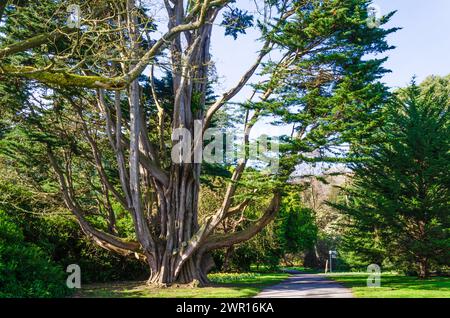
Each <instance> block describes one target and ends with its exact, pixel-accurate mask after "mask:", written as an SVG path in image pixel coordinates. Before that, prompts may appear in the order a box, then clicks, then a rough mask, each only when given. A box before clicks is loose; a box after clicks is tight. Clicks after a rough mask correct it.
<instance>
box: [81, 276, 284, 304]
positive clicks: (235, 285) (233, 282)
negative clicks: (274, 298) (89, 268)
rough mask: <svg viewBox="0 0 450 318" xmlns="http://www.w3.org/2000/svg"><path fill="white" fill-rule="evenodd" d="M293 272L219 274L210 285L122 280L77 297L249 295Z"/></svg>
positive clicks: (86, 289) (87, 289)
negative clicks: (157, 285) (155, 284)
mask: <svg viewBox="0 0 450 318" xmlns="http://www.w3.org/2000/svg"><path fill="white" fill-rule="evenodd" d="M288 276H289V275H288V274H284V273H239V274H232V273H230V274H229V273H218V274H210V275H209V278H210V280H211V283H212V285H211V286H208V287H188V286H174V287H170V288H155V287H149V286H147V285H146V284H145V282H121V283H110V284H96V285H87V286H85V287H83V288H82V289H81V291H80V292H78V293H77V294H76V296H75V297H100V298H103V297H108V298H122V297H124V298H128V297H149V298H246V297H253V296H255V295H257V294H258V293H259V292H260V291H261V290H262V289H263V288H264V287H267V286H270V285H275V284H277V283H279V282H281V281H283V280H284V279H286V278H287V277H288Z"/></svg>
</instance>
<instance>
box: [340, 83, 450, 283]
mask: <svg viewBox="0 0 450 318" xmlns="http://www.w3.org/2000/svg"><path fill="white" fill-rule="evenodd" d="M439 91H440V92H442V90H439ZM396 95H397V96H395V99H394V101H393V102H392V103H390V104H389V105H388V107H386V110H385V124H384V125H383V127H382V128H381V129H380V131H379V134H377V135H375V137H374V138H375V139H376V140H377V143H376V144H374V145H373V146H371V147H370V149H369V150H368V151H366V152H363V151H360V152H359V153H358V155H357V156H358V157H359V158H358V163H356V164H354V165H352V169H353V170H354V179H353V185H352V188H351V189H349V190H347V195H348V197H347V202H346V203H345V204H340V205H339V204H338V205H336V207H338V208H339V209H340V210H341V211H342V212H343V213H344V214H345V215H346V216H347V217H348V219H349V224H347V225H348V231H347V236H346V237H345V244H344V245H345V246H346V249H347V250H352V251H353V253H354V254H358V255H360V256H361V257H362V258H363V259H365V260H367V261H369V262H381V261H382V260H383V259H385V260H386V259H388V260H390V261H391V262H393V263H394V264H396V265H397V266H398V268H402V269H404V270H406V271H407V272H416V273H418V275H419V276H420V277H421V278H425V277H427V276H428V275H429V273H430V268H431V266H433V265H439V264H448V263H449V261H450V259H449V257H450V255H449V246H450V239H449V236H448V233H449V229H450V228H449V225H450V223H449V221H450V219H449V215H450V205H449V198H450V193H449V185H450V175H449V173H448V171H449V170H450V153H449V144H450V130H449V129H450V127H449V121H450V117H449V97H448V94H437V93H436V91H435V89H433V88H432V87H430V86H429V85H425V86H424V87H422V88H420V87H418V86H416V84H415V83H413V84H412V85H411V86H410V87H408V88H407V89H405V90H401V91H399V92H398V93H397V94H396ZM366 155H367V156H366Z"/></svg>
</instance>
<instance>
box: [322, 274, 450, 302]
mask: <svg viewBox="0 0 450 318" xmlns="http://www.w3.org/2000/svg"><path fill="white" fill-rule="evenodd" d="M327 277H329V278H331V279H333V280H335V281H338V282H340V283H342V284H343V285H344V286H346V287H349V288H351V290H352V292H353V294H354V295H355V296H356V297H358V298H450V277H432V278H430V279H427V280H420V279H418V278H416V277H408V276H403V275H399V274H393V273H386V274H382V275H381V286H380V287H367V277H368V276H367V273H331V274H330V273H329V274H327Z"/></svg>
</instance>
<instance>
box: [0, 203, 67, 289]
mask: <svg viewBox="0 0 450 318" xmlns="http://www.w3.org/2000/svg"><path fill="white" fill-rule="evenodd" d="M65 283H66V275H65V273H64V270H63V268H62V267H60V266H58V265H56V264H55V263H54V262H52V261H51V260H50V257H49V255H47V254H46V253H45V252H44V251H43V250H42V249H41V248H39V247H38V246H36V245H35V244H32V243H27V242H25V237H24V235H23V233H22V231H21V229H20V228H19V227H18V226H17V225H16V224H14V222H13V220H12V219H11V218H10V217H8V216H7V214H6V213H5V212H3V211H1V210H0V297H63V296H66V295H68V293H69V289H68V288H67V287H66V285H65Z"/></svg>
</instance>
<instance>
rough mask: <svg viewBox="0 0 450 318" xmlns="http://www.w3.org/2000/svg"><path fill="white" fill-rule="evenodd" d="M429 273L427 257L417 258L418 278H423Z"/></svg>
mask: <svg viewBox="0 0 450 318" xmlns="http://www.w3.org/2000/svg"><path fill="white" fill-rule="evenodd" d="M429 275H430V269H429V265H428V259H427V258H426V257H423V258H421V259H420V260H419V278H420V279H425V278H428V276H429Z"/></svg>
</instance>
